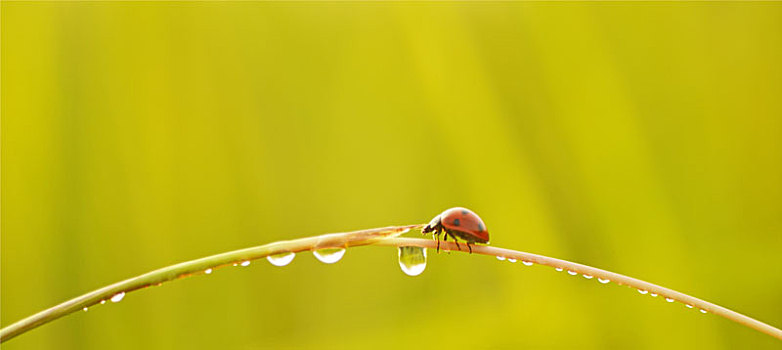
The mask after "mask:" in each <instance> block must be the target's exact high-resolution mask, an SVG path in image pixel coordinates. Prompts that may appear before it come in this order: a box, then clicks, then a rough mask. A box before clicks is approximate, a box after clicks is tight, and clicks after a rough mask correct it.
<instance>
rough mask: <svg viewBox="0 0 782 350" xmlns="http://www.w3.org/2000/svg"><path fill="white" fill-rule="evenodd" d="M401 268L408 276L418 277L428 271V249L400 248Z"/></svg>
mask: <svg viewBox="0 0 782 350" xmlns="http://www.w3.org/2000/svg"><path fill="white" fill-rule="evenodd" d="M399 267H401V268H402V272H404V273H406V274H407V275H408V276H418V275H420V274H421V273H422V272H424V270H425V269H426V248H421V247H399Z"/></svg>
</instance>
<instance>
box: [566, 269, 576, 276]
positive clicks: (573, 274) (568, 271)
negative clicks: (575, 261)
mask: <svg viewBox="0 0 782 350" xmlns="http://www.w3.org/2000/svg"><path fill="white" fill-rule="evenodd" d="M567 273H568V274H569V275H571V276H575V275H578V272H575V271H571V270H567Z"/></svg>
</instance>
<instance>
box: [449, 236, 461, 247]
mask: <svg viewBox="0 0 782 350" xmlns="http://www.w3.org/2000/svg"><path fill="white" fill-rule="evenodd" d="M448 234H450V233H448ZM451 238H453V242H454V243H456V248H458V249H459V251H462V247H461V246H460V245H459V241H457V240H456V236H454V235H452V234H451Z"/></svg>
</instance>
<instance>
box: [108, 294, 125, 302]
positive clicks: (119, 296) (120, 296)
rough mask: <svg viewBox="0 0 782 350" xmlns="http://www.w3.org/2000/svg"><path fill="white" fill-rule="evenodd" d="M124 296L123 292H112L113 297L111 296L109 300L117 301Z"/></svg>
mask: <svg viewBox="0 0 782 350" xmlns="http://www.w3.org/2000/svg"><path fill="white" fill-rule="evenodd" d="M124 297H125V292H119V293H117V294H114V296H113V297H111V302H112V303H119V302H120V301H122V298H124Z"/></svg>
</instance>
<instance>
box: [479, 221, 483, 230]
mask: <svg viewBox="0 0 782 350" xmlns="http://www.w3.org/2000/svg"><path fill="white" fill-rule="evenodd" d="M478 231H483V224H482V223H480V222H479V223H478Z"/></svg>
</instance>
